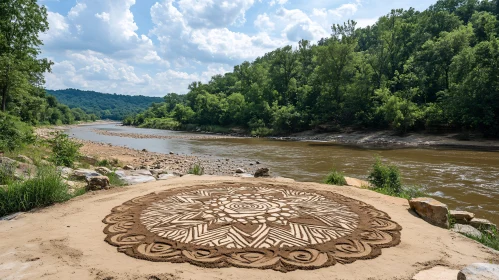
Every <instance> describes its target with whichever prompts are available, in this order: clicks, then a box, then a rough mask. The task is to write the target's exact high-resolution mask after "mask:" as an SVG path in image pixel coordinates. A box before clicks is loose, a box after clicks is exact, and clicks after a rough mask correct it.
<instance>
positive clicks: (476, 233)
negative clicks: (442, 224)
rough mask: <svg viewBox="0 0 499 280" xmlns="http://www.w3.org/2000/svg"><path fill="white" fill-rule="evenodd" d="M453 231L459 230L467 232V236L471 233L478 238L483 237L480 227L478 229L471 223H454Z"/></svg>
mask: <svg viewBox="0 0 499 280" xmlns="http://www.w3.org/2000/svg"><path fill="white" fill-rule="evenodd" d="M452 231H454V232H458V233H461V234H465V235H467V236H469V235H471V236H474V237H477V238H480V237H482V233H481V232H480V231H479V230H478V229H476V228H474V227H472V226H470V225H461V224H456V225H454V228H452Z"/></svg>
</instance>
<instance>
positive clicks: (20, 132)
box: [0, 112, 35, 152]
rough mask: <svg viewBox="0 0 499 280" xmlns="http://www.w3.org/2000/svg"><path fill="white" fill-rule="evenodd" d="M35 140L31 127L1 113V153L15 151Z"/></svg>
mask: <svg viewBox="0 0 499 280" xmlns="http://www.w3.org/2000/svg"><path fill="white" fill-rule="evenodd" d="M34 140H35V137H34V135H33V129H32V128H31V127H30V126H29V125H27V124H25V123H23V122H21V121H20V120H19V119H18V118H16V117H14V116H11V115H9V114H5V113H1V112H0V151H4V152H5V151H13V150H16V149H19V148H22V147H24V146H25V145H26V144H29V143H32V142H33V141H34Z"/></svg>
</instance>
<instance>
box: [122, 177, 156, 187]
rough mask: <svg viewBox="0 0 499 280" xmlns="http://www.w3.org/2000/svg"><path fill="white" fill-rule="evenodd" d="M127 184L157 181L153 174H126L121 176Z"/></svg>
mask: <svg viewBox="0 0 499 280" xmlns="http://www.w3.org/2000/svg"><path fill="white" fill-rule="evenodd" d="M120 179H121V180H123V181H124V182H125V183H126V184H127V185H137V184H142V183H149V182H154V181H156V178H154V177H153V176H145V175H136V176H125V177H121V178H120Z"/></svg>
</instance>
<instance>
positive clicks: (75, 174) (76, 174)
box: [72, 168, 102, 180]
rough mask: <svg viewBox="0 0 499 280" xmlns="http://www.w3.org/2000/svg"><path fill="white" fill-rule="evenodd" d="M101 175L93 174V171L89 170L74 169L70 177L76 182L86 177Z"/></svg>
mask: <svg viewBox="0 0 499 280" xmlns="http://www.w3.org/2000/svg"><path fill="white" fill-rule="evenodd" d="M101 175H102V174H99V173H97V172H95V171H94V170H91V169H81V168H80V169H76V170H75V171H73V175H72V177H74V178H76V179H78V180H83V179H85V178H86V177H93V176H101Z"/></svg>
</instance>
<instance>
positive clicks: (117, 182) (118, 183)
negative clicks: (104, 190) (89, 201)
mask: <svg viewBox="0 0 499 280" xmlns="http://www.w3.org/2000/svg"><path fill="white" fill-rule="evenodd" d="M106 176H107V177H108V178H109V184H110V185H111V186H113V187H123V186H126V185H127V184H126V183H125V181H123V180H121V178H120V176H118V174H116V173H115V172H111V173H108V174H107V175H106Z"/></svg>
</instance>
